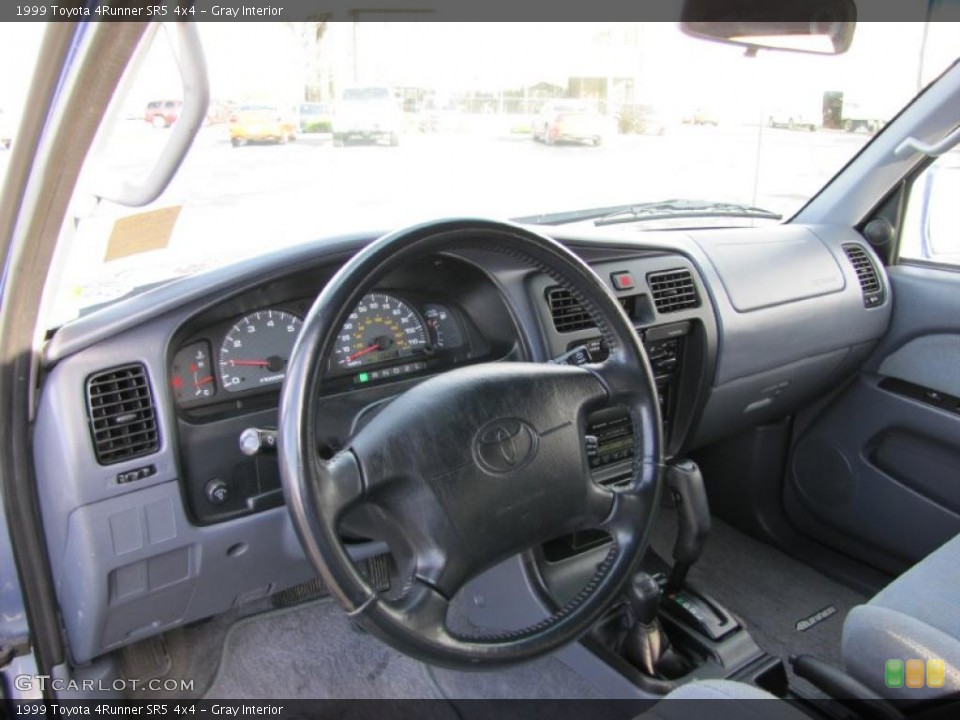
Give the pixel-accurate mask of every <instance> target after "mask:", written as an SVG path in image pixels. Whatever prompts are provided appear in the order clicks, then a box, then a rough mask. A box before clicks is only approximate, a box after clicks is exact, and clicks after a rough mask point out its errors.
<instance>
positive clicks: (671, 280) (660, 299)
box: [647, 268, 700, 314]
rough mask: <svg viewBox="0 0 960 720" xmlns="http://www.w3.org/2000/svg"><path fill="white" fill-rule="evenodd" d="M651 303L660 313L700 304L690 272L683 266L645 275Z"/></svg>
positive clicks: (677, 310)
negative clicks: (651, 297)
mask: <svg viewBox="0 0 960 720" xmlns="http://www.w3.org/2000/svg"><path fill="white" fill-rule="evenodd" d="M647 284H648V285H649V286H650V293H651V295H653V303H654V305H656V306H657V312H659V313H661V314H666V313H673V312H679V311H680V310H688V309H690V308H695V307H699V306H700V298H699V297H698V296H697V286H696V285H695V284H694V282H693V275H692V273H691V272H690V271H689V270H687V269H685V268H678V269H677V270H666V271H664V272H657V273H650V274H649V275H647Z"/></svg>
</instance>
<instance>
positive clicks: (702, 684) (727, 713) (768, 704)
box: [638, 680, 810, 720]
mask: <svg viewBox="0 0 960 720" xmlns="http://www.w3.org/2000/svg"><path fill="white" fill-rule="evenodd" d="M715 700H727V701H728V702H722V703H718V702H714V701H715ZM704 717H709V718H710V720H810V718H809V716H807V715H806V714H804V713H803V712H801V711H800V710H798V709H797V708H796V707H794V706H793V705H792V704H791V703H789V702H788V701H786V700H781V699H779V698H777V697H775V696H774V695H771V694H770V693H768V692H765V691H764V690H761V689H760V688H757V687H754V686H753V685H747V684H746V683H741V682H734V681H732V680H701V681H697V682H691V683H687V684H685V685H681V686H680V687H678V688H677V689H676V690H674V691H673V692H671V693H669V694H668V695H667V696H666V697H664V699H663V700H661V701H660V702H658V703H657V704H656V705H654V706H653V707H652V708H650V710H648V711H647V712H645V713H643V714H642V715H641V716H640V718H638V720H701V719H702V718H704Z"/></svg>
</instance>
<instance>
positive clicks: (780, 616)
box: [651, 508, 867, 696]
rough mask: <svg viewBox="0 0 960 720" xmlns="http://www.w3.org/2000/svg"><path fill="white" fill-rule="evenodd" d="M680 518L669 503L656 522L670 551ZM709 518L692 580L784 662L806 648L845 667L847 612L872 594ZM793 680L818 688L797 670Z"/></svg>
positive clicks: (661, 543)
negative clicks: (829, 611) (822, 615)
mask: <svg viewBox="0 0 960 720" xmlns="http://www.w3.org/2000/svg"><path fill="white" fill-rule="evenodd" d="M675 518H676V516H675V514H674V512H673V510H672V509H670V508H664V509H663V512H662V514H661V516H660V520H659V521H658V523H657V525H656V527H655V529H654V537H653V540H652V543H651V544H652V546H653V548H654V550H656V551H657V552H658V553H659V554H660V555H661V557H663V558H666V559H669V558H670V552H671V550H672V549H673V542H674V539H675V538H676V520H675ZM712 522H713V525H712V529H711V532H710V537H709V539H708V540H707V544H706V547H705V548H704V552H703V556H702V557H701V558H700V561H699V562H698V563H697V564H696V565H694V567H693V569H692V570H691V571H690V575H689V581H690V582H691V583H692V584H693V585H695V586H696V587H697V588H698V589H702V590H703V591H704V592H706V593H707V594H709V595H712V596H713V597H714V598H716V599H717V600H719V601H720V602H721V603H722V604H723V605H725V606H726V607H727V608H728V609H729V610H731V611H732V612H734V613H735V614H737V615H739V616H740V617H741V618H742V619H743V620H744V621H745V622H746V624H747V628H748V629H749V630H750V634H751V635H752V636H753V639H754V640H756V642H757V644H758V645H760V647H761V648H763V649H764V650H766V651H767V652H768V653H770V654H771V655H775V656H778V657H781V658H783V660H784V662H785V663H786V660H787V657H788V656H789V655H801V654H804V653H809V654H811V655H814V656H816V657H818V658H820V659H821V660H825V661H827V662H829V663H831V664H833V665H835V666H837V667H842V666H843V665H842V661H841V658H840V633H841V630H842V628H843V620H844V618H845V617H846V616H847V613H848V612H849V611H850V609H851V608H853V606H854V605H859V604H860V603H862V602H865V601H866V600H867V598H866V597H864V596H863V595H861V594H859V593H857V592H855V591H853V590H851V589H849V588H847V587H846V586H844V585H841V584H839V583H837V582H835V581H833V580H831V579H829V578H827V577H825V576H823V575H821V574H820V573H819V572H817V571H816V570H813V569H811V568H809V567H807V566H806V565H804V564H802V563H800V562H798V561H796V560H794V559H793V558H791V557H789V556H787V555H785V554H784V553H782V552H780V551H779V550H777V549H775V548H773V547H771V546H769V545H765V544H763V543H761V542H758V541H756V540H753V539H752V538H750V537H748V536H747V535H744V534H743V533H741V532H740V531H738V530H735V529H734V528H732V527H730V526H729V525H727V524H726V523H724V522H722V521H719V520H717V519H716V518H714V519H713V521H712ZM828 607H834V608H836V613H834V614H833V615H831V616H829V617H827V618H826V619H825V620H822V621H821V622H819V623H816V624H815V625H813V626H812V627H810V628H809V629H807V630H804V631H801V630H798V629H797V623H798V621H801V620H803V619H805V618H809V617H811V616H813V615H815V614H817V613H818V612H820V611H821V610H823V609H825V608H828ZM788 668H789V665H788ZM790 681H791V684H796V685H797V686H798V687H802V688H803V689H804V690H806V691H808V692H810V693H811V694H814V695H816V696H820V695H821V694H820V693H819V692H817V691H816V689H815V688H813V687H812V686H811V685H809V684H808V683H806V682H805V681H803V680H800V679H799V678H796V677H795V676H793V675H792V674H791V677H790Z"/></svg>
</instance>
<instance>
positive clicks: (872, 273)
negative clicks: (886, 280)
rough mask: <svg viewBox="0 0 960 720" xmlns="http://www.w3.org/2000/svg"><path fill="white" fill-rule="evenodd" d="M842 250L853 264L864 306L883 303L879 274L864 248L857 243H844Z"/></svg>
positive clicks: (874, 305)
mask: <svg viewBox="0 0 960 720" xmlns="http://www.w3.org/2000/svg"><path fill="white" fill-rule="evenodd" d="M843 251H844V252H845V253H846V254H847V259H848V260H850V264H851V265H853V269H854V271H855V272H856V273H857V281H858V282H859V283H860V290H861V291H862V292H863V304H864V306H865V307H876V306H877V305H881V304H882V303H883V285H882V284H881V282H880V275H879V273H878V272H877V268H876V266H875V265H874V264H873V261H872V260H871V259H870V256H869V255H868V254H867V251H866V250H864V249H863V248H862V247H860V246H859V245H844V246H843Z"/></svg>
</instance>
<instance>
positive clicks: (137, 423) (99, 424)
mask: <svg viewBox="0 0 960 720" xmlns="http://www.w3.org/2000/svg"><path fill="white" fill-rule="evenodd" d="M87 419H88V420H89V422H90V434H91V436H92V437H93V448H94V451H95V452H96V455H97V462H99V463H100V464H101V465H113V464H114V463H118V462H123V461H124V460H130V459H131V458H137V457H141V456H143V455H149V454H151V453H154V452H156V451H157V450H159V449H160V433H159V431H158V430H157V416H156V411H155V407H154V404H153V396H152V394H151V392H150V383H149V380H148V378H147V371H146V368H144V366H143V365H141V364H139V363H138V364H135V365H124V366H123V367H118V368H113V369H112V370H105V371H103V372H100V373H97V374H95V375H91V376H90V377H89V378H87Z"/></svg>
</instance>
